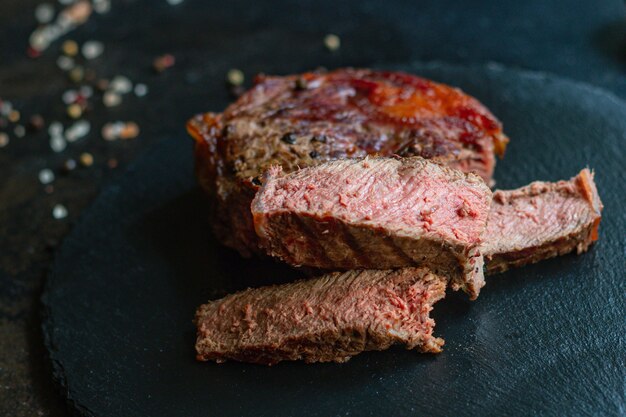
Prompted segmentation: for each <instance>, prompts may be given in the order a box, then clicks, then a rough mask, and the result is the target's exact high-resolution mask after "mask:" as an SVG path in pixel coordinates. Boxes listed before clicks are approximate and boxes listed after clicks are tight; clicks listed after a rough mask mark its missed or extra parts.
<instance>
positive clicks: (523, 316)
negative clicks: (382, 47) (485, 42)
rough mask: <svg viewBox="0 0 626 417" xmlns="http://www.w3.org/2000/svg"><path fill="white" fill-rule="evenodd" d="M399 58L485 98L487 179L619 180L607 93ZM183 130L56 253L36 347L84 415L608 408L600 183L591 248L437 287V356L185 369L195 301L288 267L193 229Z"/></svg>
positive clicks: (609, 288)
mask: <svg viewBox="0 0 626 417" xmlns="http://www.w3.org/2000/svg"><path fill="white" fill-rule="evenodd" d="M403 69H405V70H408V71H414V72H419V73H423V74H426V75H428V76H431V77H435V78H439V79H441V80H443V81H445V82H450V81H452V80H455V81H456V82H457V84H458V85H460V86H461V87H463V88H465V89H468V90H469V91H472V92H473V93H474V94H476V96H477V97H479V98H481V99H482V100H485V101H486V104H487V105H489V106H490V107H492V108H496V109H498V111H499V114H500V115H501V117H502V118H503V121H504V122H505V124H506V125H508V126H509V130H510V131H511V134H512V135H515V137H516V138H518V140H517V142H512V143H513V144H515V143H519V145H518V146H517V147H515V152H511V153H509V154H508V156H507V160H506V164H501V165H500V167H499V168H498V172H497V174H496V180H497V181H498V182H499V185H500V186H501V187H502V188H505V189H506V188H515V187H519V186H521V185H524V184H528V183H529V182H531V181H532V180H533V179H537V178H541V179H545V180H552V181H554V180H557V179H560V178H567V177H569V176H571V175H572V167H580V166H584V165H585V164H589V166H590V167H596V182H597V185H598V189H599V190H609V189H616V190H617V189H618V187H623V184H624V183H625V181H626V178H624V172H623V170H622V169H621V166H622V165H623V164H624V154H623V150H622V148H621V147H620V146H621V141H622V140H623V137H624V134H625V132H626V105H625V104H623V103H621V102H620V101H618V100H616V99H615V98H614V97H613V96H611V95H609V94H607V93H605V92H603V91H600V90H594V89H592V88H590V87H587V86H584V85H579V84H576V83H572V82H566V81H562V80H558V79H556V78H553V77H547V76H544V75H540V74H537V73H524V72H515V71H508V70H502V69H498V68H495V69H494V68H491V69H486V68H484V67H473V66H464V67H454V66H446V65H413V66H405V67H404V68H403ZM571 120H575V121H579V122H580V121H583V122H580V123H569V122H568V121H571ZM183 137H184V133H182V132H181V135H180V138H178V137H175V138H172V139H170V140H168V141H165V142H163V143H162V144H160V145H158V146H157V147H155V148H154V149H152V150H150V151H149V152H147V153H146V154H145V155H143V156H142V157H141V160H140V161H138V162H137V164H136V165H134V168H133V169H132V170H131V171H130V172H129V173H128V174H127V175H126V176H124V178H123V179H122V181H121V182H119V183H117V184H116V186H114V187H110V188H108V189H107V190H106V191H104V192H103V193H102V194H101V196H100V197H99V198H98V200H97V201H96V202H95V204H94V206H92V208H91V209H90V210H89V211H88V212H87V213H86V215H85V216H84V217H83V218H82V219H81V220H80V222H79V224H77V225H76V227H75V229H74V232H73V233H72V234H71V236H69V237H68V238H67V239H66V240H65V242H64V244H63V248H62V249H61V251H60V253H59V255H58V257H57V259H56V261H55V265H54V268H53V270H54V273H53V274H52V275H50V280H49V283H48V285H49V286H48V291H47V294H46V297H45V305H46V306H47V308H46V313H47V314H46V316H47V317H48V319H47V320H46V322H45V325H44V326H45V329H46V335H47V344H48V346H49V348H50V351H51V355H52V359H53V363H54V369H55V375H56V378H58V379H60V380H62V379H63V378H65V379H64V381H65V387H66V390H67V395H68V397H69V398H70V399H71V401H73V402H74V403H75V404H77V405H78V406H80V407H82V411H83V412H86V411H91V412H93V413H94V414H96V415H120V416H126V415H137V414H141V415H185V416H195V415H198V416H200V415H202V416H205V415H212V414H219V415H251V414H254V415H294V414H297V415H345V414H351V415H373V416H378V415H385V414H390V413H391V414H394V415H413V414H418V415H458V416H470V415H493V416H501V415H620V414H624V413H623V412H624V405H625V404H626V398H625V397H624V391H623V381H624V378H625V377H626V366H624V365H625V363H626V358H625V356H624V352H625V351H626V339H625V337H624V332H623V323H622V321H620V320H617V319H616V318H617V317H621V316H622V315H623V311H624V310H625V309H626V305H625V302H626V300H625V299H624V297H623V294H624V291H626V283H625V282H624V279H623V277H624V275H625V271H624V263H623V253H624V250H625V249H626V248H625V247H624V244H625V242H624V240H623V239H622V233H621V231H622V230H625V228H626V216H625V215H624V212H623V210H622V205H623V201H622V200H623V199H622V196H623V193H617V192H616V193H607V194H606V196H605V195H603V202H604V206H605V208H604V211H603V219H602V224H601V227H600V238H599V241H598V242H597V244H595V245H593V246H592V247H591V248H590V250H589V252H587V253H585V254H583V255H581V256H575V255H572V256H563V257H560V258H555V259H552V260H548V261H545V262H542V263H539V264H535V265H531V266H527V267H524V268H519V269H516V270H512V271H508V272H506V273H503V274H500V275H498V276H494V277H492V278H491V279H490V280H488V282H487V285H486V286H485V288H484V289H483V291H482V292H481V297H480V299H479V300H477V301H475V302H472V303H469V302H467V301H466V300H465V299H464V298H463V297H458V296H456V293H451V294H448V296H447V297H446V299H445V300H443V301H441V302H439V303H438V304H437V305H436V306H435V308H434V310H433V312H432V313H433V318H434V319H435V321H436V322H437V335H438V336H441V337H442V338H444V339H445V340H446V349H445V350H444V352H442V353H441V354H439V355H438V356H437V358H431V357H429V356H428V355H417V354H415V353H414V352H410V351H409V352H407V351H404V350H402V349H390V350H389V351H386V352H366V353H363V354H360V355H358V356H356V357H354V358H353V359H351V360H350V361H349V362H348V363H347V364H318V365H313V366H311V365H306V364H304V363H283V364H279V365H277V366H275V367H272V368H271V369H268V368H265V367H258V366H251V365H244V364H239V363H230V362H229V363H225V364H220V365H217V364H198V363H196V362H195V360H194V351H193V345H194V339H195V337H194V336H195V329H194V325H193V323H192V318H193V315H194V310H195V308H196V307H197V306H198V305H200V304H202V303H205V302H206V301H207V300H210V299H216V298H220V297H222V296H224V295H225V294H227V293H232V292H235V291H237V290H241V289H243V288H246V287H258V286H263V285H267V284H274V283H278V282H285V281H287V278H286V276H285V275H284V272H283V271H280V270H277V269H276V268H277V265H273V264H272V263H263V262H261V261H256V262H254V261H244V260H242V259H241V258H239V257H238V256H236V255H235V254H234V253H233V252H230V251H228V250H226V249H218V248H219V245H218V244H217V242H215V240H211V239H208V238H207V236H208V235H209V233H210V232H209V230H210V228H209V225H208V220H207V218H206V216H205V214H206V202H205V203H204V204H203V201H204V200H203V199H202V198H201V196H200V194H199V192H198V189H197V185H196V183H195V181H194V179H193V175H192V153H191V149H190V147H188V146H181V143H180V141H181V140H184V139H182V138H183ZM590 138H591V139H590ZM564 140H567V142H566V143H567V146H565V145H564V142H563V141H564ZM187 143H188V142H187ZM574 144H575V145H577V146H573V145H574ZM102 224H107V225H108V227H107V228H103V227H102ZM111 248H115V250H111ZM283 278H284V279H283ZM86 369H88V370H89V372H86V371H85V370H86ZM590 376H592V377H591V378H590ZM163 381H167V382H166V383H163ZM546 381H550V383H549V384H547V383H546ZM104 386H106V387H107V388H106V394H107V395H103V390H102V388H101V387H104ZM441 387H446V389H445V390H442V389H441ZM450 392H453V393H454V395H453V396H451V395H450Z"/></svg>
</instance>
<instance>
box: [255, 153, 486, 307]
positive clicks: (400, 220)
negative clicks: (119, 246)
mask: <svg viewBox="0 0 626 417" xmlns="http://www.w3.org/2000/svg"><path fill="white" fill-rule="evenodd" d="M490 205H491V191H490V190H489V187H487V186H486V185H485V183H484V182H483V180H482V179H481V178H480V177H478V176H475V175H472V174H464V173H462V172H460V171H458V170H455V169H450V168H448V167H445V166H443V165H440V164H436V163H433V162H429V161H427V160H425V159H423V158H420V157H411V158H365V159H353V160H340V161H332V162H327V163H325V164H322V165H318V166H316V167H311V168H304V169H301V170H299V171H296V172H293V173H291V174H288V175H282V172H281V169H280V168H278V167H276V168H274V169H270V170H269V172H268V173H267V175H266V176H265V178H264V180H263V186H262V188H261V189H260V190H259V192H258V193H257V195H256V197H255V199H254V200H253V202H252V215H253V219H254V226H255V228H256V232H257V234H258V236H259V240H260V244H261V245H262V246H263V247H265V248H266V250H267V251H268V253H269V254H270V255H272V256H276V257H278V258H280V259H282V260H283V261H286V262H287V263H290V264H292V265H296V266H300V265H306V266H311V267H317V268H323V269H389V268H399V267H407V266H426V267H429V268H430V269H431V270H432V271H433V272H434V273H436V274H440V275H442V276H446V277H449V278H450V282H451V285H452V287H453V288H454V289H458V288H463V289H464V290H465V291H466V292H467V293H469V294H470V296H471V297H472V298H475V297H476V296H477V295H478V292H479V290H480V288H481V287H482V286H483V285H484V279H483V268H482V266H483V262H482V256H481V254H480V252H479V247H480V245H481V244H482V235H483V233H484V231H485V229H486V227H487V218H488V216H489V208H490Z"/></svg>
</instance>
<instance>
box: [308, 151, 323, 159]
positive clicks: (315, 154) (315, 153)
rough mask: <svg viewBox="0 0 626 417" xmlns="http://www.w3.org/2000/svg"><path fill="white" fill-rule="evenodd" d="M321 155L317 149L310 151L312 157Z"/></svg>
mask: <svg viewBox="0 0 626 417" xmlns="http://www.w3.org/2000/svg"><path fill="white" fill-rule="evenodd" d="M319 155H320V154H319V153H318V152H317V151H315V150H314V151H311V152H309V156H310V157H311V158H317V157H318V156H319Z"/></svg>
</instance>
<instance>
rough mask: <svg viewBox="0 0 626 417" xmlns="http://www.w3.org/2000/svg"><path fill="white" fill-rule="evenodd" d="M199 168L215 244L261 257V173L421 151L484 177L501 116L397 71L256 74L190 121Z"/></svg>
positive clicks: (498, 139) (500, 137)
mask: <svg viewBox="0 0 626 417" xmlns="http://www.w3.org/2000/svg"><path fill="white" fill-rule="evenodd" d="M187 129H188V131H189V133H190V134H191V135H192V136H193V137H194V139H195V143H196V145H195V154H196V171H197V176H198V178H199V182H200V184H201V186H202V187H203V189H204V190H205V191H206V192H207V193H208V195H209V196H210V199H211V202H212V215H211V220H212V224H213V229H214V232H215V234H216V236H217V237H218V239H219V240H220V241H222V242H223V243H224V244H225V245H227V246H230V247H232V248H235V249H236V250H238V251H239V252H240V253H241V254H242V255H244V256H249V255H251V254H255V253H256V254H259V253H262V251H261V250H259V246H258V242H257V236H256V234H255V233H254V228H253V223H252V215H251V214H250V210H249V208H250V202H251V201H252V198H253V197H254V194H255V192H256V189H257V188H258V179H259V176H260V175H261V174H262V173H263V172H265V171H266V170H267V169H268V168H269V167H270V166H272V165H281V166H282V167H283V170H284V172H286V173H288V172H292V171H295V170H297V169H299V168H303V167H308V166H314V165H318V164H320V163H323V162H327V161H330V160H337V159H346V158H363V157H365V156H367V155H380V156H392V155H400V156H403V157H408V156H422V157H424V158H429V159H436V160H438V161H443V162H445V163H446V164H448V165H450V166H452V167H454V168H458V169H460V170H462V171H464V172H475V173H477V174H478V175H480V176H481V177H482V178H483V179H484V180H485V181H487V182H488V183H489V181H491V176H492V174H493V169H494V166H495V156H494V154H498V155H502V154H503V153H504V150H505V147H506V143H507V142H508V138H507V137H506V136H505V135H504V134H503V132H502V126H501V124H500V122H499V121H498V120H497V119H496V118H495V117H494V116H493V115H492V114H491V113H490V112H489V111H488V110H487V109H486V108H485V107H484V106H483V105H482V104H480V103H479V102H478V101H477V100H476V99H474V98H472V97H469V96H467V95H466V94H464V93H463V92H462V91H460V90H458V89H455V88H452V87H449V86H446V85H443V84H439V83H435V82H432V81H429V80H426V79H423V78H420V77H416V76H413V75H408V74H404V73H398V72H388V71H373V70H367V69H339V70H335V71H331V72H308V73H304V74H299V75H291V76H284V77H274V76H262V77H257V79H256V82H255V85H254V87H253V88H252V89H250V90H249V91H247V92H246V93H244V94H243V95H242V96H241V97H240V98H239V99H238V100H237V101H236V102H234V103H233V104H231V105H230V106H228V108H227V109H226V110H225V111H224V112H223V113H221V114H216V113H206V114H202V115H198V116H196V117H194V118H193V119H191V120H190V121H189V123H188V124H187Z"/></svg>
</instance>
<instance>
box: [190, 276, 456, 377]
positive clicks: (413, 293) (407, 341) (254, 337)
mask: <svg viewBox="0 0 626 417" xmlns="http://www.w3.org/2000/svg"><path fill="white" fill-rule="evenodd" d="M445 287H446V280H445V279H443V278H441V277H439V276H437V275H434V274H432V273H430V272H429V271H428V270H427V269H419V268H405V269H400V270H396V271H381V270H376V271H372V270H366V271H348V272H344V273H338V272H336V273H331V274H327V275H323V276H321V277H319V278H315V279H310V280H306V281H298V282H294V283H290V284H285V285H277V286H270V287H263V288H257V289H248V290H245V291H242V292H239V293H236V294H232V295H228V296H226V297H224V298H222V299H220V300H216V301H211V302H209V303H207V304H204V305H202V306H201V307H200V308H199V309H198V311H197V313H196V324H197V327H198V335H197V342H196V352H197V358H198V360H203V361H209V360H214V361H217V362H223V361H225V360H227V359H233V360H238V361H244V362H253V363H260V364H266V365H272V364H276V363H278V362H280V361H283V360H304V361H305V362H331V361H333V362H345V361H347V360H348V359H350V357H352V356H354V355H356V354H358V353H360V352H363V351H368V350H384V349H387V348H389V347H390V346H391V345H394V344H401V345H404V346H406V348H407V349H415V350H418V351H421V352H439V351H440V350H441V346H442V345H443V340H442V339H439V338H436V337H434V336H433V334H432V332H433V327H434V325H435V323H434V321H433V320H432V319H431V318H430V317H429V313H430V311H431V310H432V306H433V304H434V303H435V302H437V301H438V300H440V299H441V298H443V297H444V295H445Z"/></svg>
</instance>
